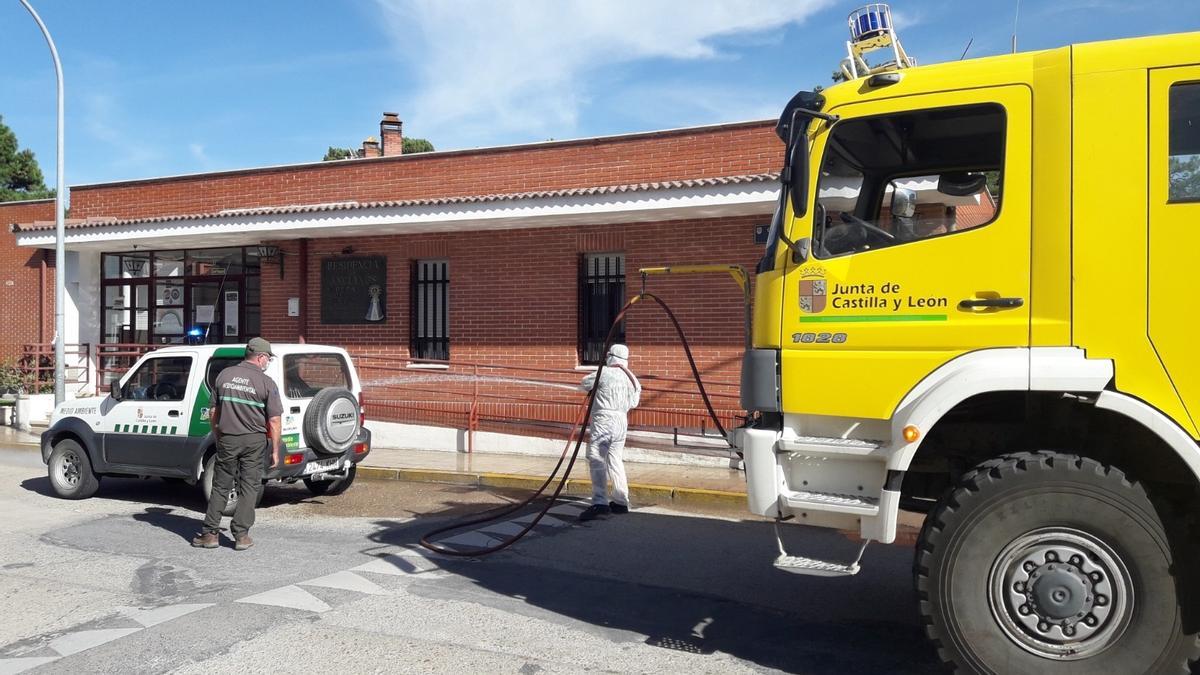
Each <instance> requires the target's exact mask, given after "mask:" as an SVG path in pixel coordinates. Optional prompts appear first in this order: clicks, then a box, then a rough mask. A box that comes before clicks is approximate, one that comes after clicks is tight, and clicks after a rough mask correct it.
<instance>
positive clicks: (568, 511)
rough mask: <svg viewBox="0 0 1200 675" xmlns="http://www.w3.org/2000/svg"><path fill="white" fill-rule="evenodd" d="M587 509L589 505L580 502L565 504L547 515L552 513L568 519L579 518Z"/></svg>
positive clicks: (551, 510)
mask: <svg viewBox="0 0 1200 675" xmlns="http://www.w3.org/2000/svg"><path fill="white" fill-rule="evenodd" d="M586 508H587V505H585V504H581V503H579V502H565V503H563V504H559V505H557V506H555V507H554V508H552V509H550V510H549V511H547V513H552V514H554V515H556V516H566V517H567V518H577V517H579V514H580V513H583V510H584V509H586Z"/></svg>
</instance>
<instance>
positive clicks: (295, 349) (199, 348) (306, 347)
mask: <svg viewBox="0 0 1200 675" xmlns="http://www.w3.org/2000/svg"><path fill="white" fill-rule="evenodd" d="M245 348H246V344H245V343H240V344H220V345H170V346H168V347H159V348H158V349H152V350H150V351H149V352H147V353H148V354H171V353H174V352H190V353H196V352H199V353H201V354H211V353H213V352H216V351H217V350H219V349H245ZM271 351H272V352H274V353H275V355H276V356H282V355H284V354H296V353H305V354H311V353H314V352H318V353H337V354H341V353H344V352H345V351H346V350H344V349H342V348H341V347H334V346H331V345H318V344H312V343H307V342H306V343H303V344H300V343H295V342H287V343H272V344H271Z"/></svg>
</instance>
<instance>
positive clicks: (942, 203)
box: [813, 103, 1005, 258]
mask: <svg viewBox="0 0 1200 675" xmlns="http://www.w3.org/2000/svg"><path fill="white" fill-rule="evenodd" d="M1004 129H1005V117H1004V108H1002V107H1001V106H1000V105H997V104H991V103H989V104H979V105H968V106H959V107H953V108H941V109H934V110H921V111H915V112H905V113H899V114H894V115H879V116H875V117H863V118H851V119H846V120H844V121H842V122H839V123H838V124H837V125H836V126H835V127H834V128H833V131H832V133H831V135H830V138H829V141H828V143H827V144H826V150H825V157H824V160H823V161H822V163H821V175H820V177H819V178H818V181H817V204H818V206H819V207H820V208H817V209H816V210H815V211H816V218H817V222H816V223H815V224H814V229H813V240H814V244H815V250H816V253H817V256H818V257H822V258H828V257H832V256H838V255H846V254H849V253H857V252H860V251H868V250H873V249H878V248H887V247H889V246H896V245H899V244H905V243H909V242H914V241H921V240H923V239H928V238H930V237H935V236H940V235H945V234H951V233H954V232H961V231H963V230H969V229H972V228H975V227H980V226H982V225H986V224H988V223H990V222H992V221H993V220H995V218H996V214H997V213H998V212H999V210H1000V194H1001V192H1000V191H1001V186H1002V183H1003V181H1002V177H1003V175H1002V174H1003V165H1004Z"/></svg>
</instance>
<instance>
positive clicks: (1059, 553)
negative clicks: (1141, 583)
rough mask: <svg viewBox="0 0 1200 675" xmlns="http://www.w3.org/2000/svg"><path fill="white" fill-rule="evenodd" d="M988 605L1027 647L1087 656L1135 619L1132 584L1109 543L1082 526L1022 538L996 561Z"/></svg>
mask: <svg viewBox="0 0 1200 675" xmlns="http://www.w3.org/2000/svg"><path fill="white" fill-rule="evenodd" d="M988 604H989V605H990V607H991V610H992V615H993V616H994V617H995V618H996V620H997V622H998V623H999V624H1000V627H1001V628H1002V629H1003V630H1004V632H1005V634H1006V635H1007V636H1008V637H1009V638H1010V639H1011V640H1013V641H1014V642H1016V643H1017V644H1018V645H1020V646H1021V647H1022V648H1023V649H1025V650H1026V651H1029V652H1032V653H1034V654H1037V655H1039V656H1043V657H1046V658H1052V659H1059V660H1075V659H1082V658H1086V657H1089V656H1094V655H1095V654H1097V653H1099V652H1101V651H1103V650H1104V649H1107V648H1108V647H1109V646H1111V645H1112V644H1113V643H1115V642H1116V641H1117V640H1118V639H1119V638H1120V637H1121V635H1123V634H1124V632H1125V629H1126V628H1127V627H1128V626H1129V621H1130V619H1131V618H1132V616H1133V586H1132V583H1131V580H1130V576H1129V572H1128V570H1127V569H1126V568H1125V564H1124V563H1123V562H1122V561H1121V559H1120V558H1119V557H1118V556H1117V555H1116V553H1115V552H1114V551H1113V550H1112V548H1111V547H1109V546H1108V545H1107V544H1105V543H1104V542H1102V541H1101V540H1099V539H1097V538H1095V537H1093V536H1091V535H1089V534H1087V533H1085V532H1082V531H1079V530H1075V529H1071V528H1045V529H1041V530H1035V531H1033V532H1029V533H1028V534H1025V535H1022V536H1020V537H1018V538H1017V539H1015V540H1014V541H1013V542H1012V543H1010V544H1009V545H1008V546H1007V547H1005V548H1004V550H1003V551H1001V553H1000V555H999V556H998V557H997V558H996V561H995V563H993V565H992V570H991V576H990V583H989V588H988Z"/></svg>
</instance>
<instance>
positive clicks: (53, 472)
mask: <svg viewBox="0 0 1200 675" xmlns="http://www.w3.org/2000/svg"><path fill="white" fill-rule="evenodd" d="M46 469H47V471H48V472H49V474H50V487H52V488H54V494H56V495H58V496H59V497H62V498H63V499H87V498H88V497H91V496H92V495H94V494H96V490H98V489H100V478H99V477H97V476H96V474H95V473H93V472H92V461H91V460H90V459H88V455H87V452H85V451H84V449H83V447H82V446H80V445H79V443H77V442H75V441H73V440H71V439H69V438H67V439H63V440H61V441H59V442H57V443H55V444H54V450H52V451H51V452H50V460H49V461H48V462H46Z"/></svg>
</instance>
